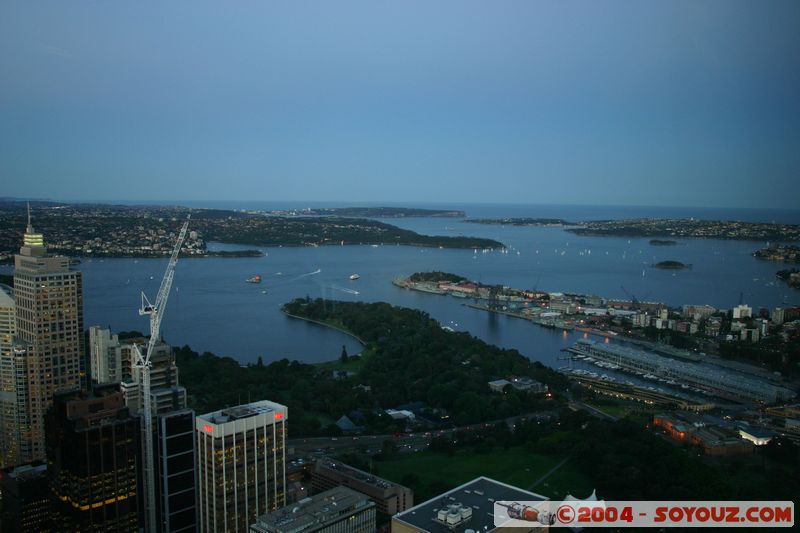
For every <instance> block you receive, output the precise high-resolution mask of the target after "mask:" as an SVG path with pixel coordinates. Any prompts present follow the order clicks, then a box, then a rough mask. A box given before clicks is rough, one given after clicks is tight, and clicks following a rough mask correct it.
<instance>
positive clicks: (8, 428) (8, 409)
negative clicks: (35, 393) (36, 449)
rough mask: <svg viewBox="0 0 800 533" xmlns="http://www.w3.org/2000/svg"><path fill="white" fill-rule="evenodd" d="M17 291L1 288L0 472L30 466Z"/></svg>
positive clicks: (25, 357) (24, 353)
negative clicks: (2, 469) (18, 333)
mask: <svg viewBox="0 0 800 533" xmlns="http://www.w3.org/2000/svg"><path fill="white" fill-rule="evenodd" d="M16 329H17V326H16V305H15V303H14V296H13V289H11V287H8V286H5V285H0V468H10V467H14V466H17V465H20V464H24V463H27V462H30V461H31V460H32V458H31V449H30V421H29V417H28V398H29V392H30V391H29V386H28V352H27V350H25V349H24V348H23V347H21V346H18V345H17V344H16V341H15V332H16Z"/></svg>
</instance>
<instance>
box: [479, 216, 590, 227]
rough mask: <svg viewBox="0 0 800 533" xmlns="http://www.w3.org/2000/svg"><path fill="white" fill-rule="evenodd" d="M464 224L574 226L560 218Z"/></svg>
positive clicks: (508, 219) (493, 219) (572, 223)
mask: <svg viewBox="0 0 800 533" xmlns="http://www.w3.org/2000/svg"><path fill="white" fill-rule="evenodd" d="M464 222H469V223H471V224H486V225H491V226H531V227H538V226H576V225H577V224H576V223H575V222H568V221H566V220H564V219H562V218H467V219H465V220H464Z"/></svg>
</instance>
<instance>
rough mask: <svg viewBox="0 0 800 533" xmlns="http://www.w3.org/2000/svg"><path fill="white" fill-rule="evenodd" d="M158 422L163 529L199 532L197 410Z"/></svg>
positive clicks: (167, 532)
mask: <svg viewBox="0 0 800 533" xmlns="http://www.w3.org/2000/svg"><path fill="white" fill-rule="evenodd" d="M156 424H157V425H156V431H155V435H156V439H157V441H158V445H157V446H156V447H155V449H156V461H155V467H156V473H157V480H158V483H157V484H156V492H157V495H158V497H157V499H156V505H157V507H158V522H159V531H161V532H163V533H173V532H175V533H177V532H181V533H189V532H194V531H197V530H198V529H197V490H196V489H197V476H196V474H195V464H196V462H197V461H196V452H195V434H194V426H195V416H194V411H192V410H191V409H183V410H180V411H174V412H171V413H167V414H163V415H159V416H158V417H157V418H156Z"/></svg>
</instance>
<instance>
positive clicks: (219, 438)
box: [195, 400, 288, 531]
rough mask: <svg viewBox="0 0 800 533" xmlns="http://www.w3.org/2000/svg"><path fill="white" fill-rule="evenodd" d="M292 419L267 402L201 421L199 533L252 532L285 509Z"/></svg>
mask: <svg viewBox="0 0 800 533" xmlns="http://www.w3.org/2000/svg"><path fill="white" fill-rule="evenodd" d="M287 418H288V410H287V408H286V406H284V405H280V404H277V403H274V402H270V401H267V400H264V401H260V402H254V403H249V404H245V405H239V406H237V407H230V408H227V409H222V410H220V411H215V412H213V413H208V414H204V415H198V416H197V418H196V419H195V435H196V438H197V469H196V471H197V487H198V497H199V500H198V508H199V515H200V516H199V525H200V527H199V530H200V531H247V530H248V528H249V527H250V525H251V524H253V523H254V522H255V521H256V518H257V517H258V516H259V515H262V514H265V513H267V512H270V511H273V510H275V509H278V508H280V507H283V506H284V505H286V495H285V487H286V468H285V462H286V420H287Z"/></svg>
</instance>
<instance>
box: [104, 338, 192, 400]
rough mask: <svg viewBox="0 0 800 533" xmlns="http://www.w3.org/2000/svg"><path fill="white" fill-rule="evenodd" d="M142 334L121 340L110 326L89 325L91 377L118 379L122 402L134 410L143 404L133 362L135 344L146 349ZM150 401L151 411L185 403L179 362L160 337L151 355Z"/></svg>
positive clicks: (138, 372) (139, 376)
mask: <svg viewBox="0 0 800 533" xmlns="http://www.w3.org/2000/svg"><path fill="white" fill-rule="evenodd" d="M147 342H148V339H147V338H145V337H137V338H129V339H124V340H120V339H119V337H118V336H117V335H115V334H113V333H111V330H110V329H105V328H101V327H100V326H92V327H90V328H89V347H90V350H89V352H90V360H91V367H92V381H93V382H95V383H121V386H122V393H123V395H124V396H125V404H126V405H127V406H128V407H129V408H130V409H131V412H132V413H133V414H137V415H138V414H139V412H140V410H141V407H142V403H143V401H142V397H141V380H142V369H141V368H138V367H137V366H136V363H137V361H138V356H137V355H136V348H137V347H138V348H139V349H140V350H142V351H143V352H144V351H145V350H147ZM150 365H151V366H150V401H151V405H152V407H153V415H154V416H156V415H159V414H163V413H169V412H171V411H177V410H180V409H183V408H185V407H186V389H185V388H183V387H181V386H180V385H179V384H178V365H176V364H175V356H174V355H173V354H172V347H171V346H170V345H169V344H167V343H165V342H163V341H160V342H158V343H156V345H155V347H154V348H153V353H152V354H151V357H150Z"/></svg>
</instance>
